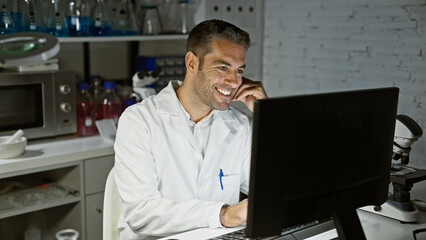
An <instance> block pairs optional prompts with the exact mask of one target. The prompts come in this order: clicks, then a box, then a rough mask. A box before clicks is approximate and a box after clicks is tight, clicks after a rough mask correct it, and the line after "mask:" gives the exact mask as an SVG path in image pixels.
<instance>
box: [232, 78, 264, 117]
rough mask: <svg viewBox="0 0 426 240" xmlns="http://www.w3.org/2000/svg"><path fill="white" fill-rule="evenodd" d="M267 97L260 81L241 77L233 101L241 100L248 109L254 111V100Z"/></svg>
mask: <svg viewBox="0 0 426 240" xmlns="http://www.w3.org/2000/svg"><path fill="white" fill-rule="evenodd" d="M264 98H268V96H267V95H266V92H265V89H264V88H263V84H262V82H259V81H252V80H250V79H247V78H245V77H243V83H242V84H241V85H240V87H239V88H238V89H237V91H236V92H235V95H234V98H233V99H232V100H233V101H242V102H243V103H244V104H246V106H247V107H248V109H250V111H252V112H253V111H254V100H256V99H264Z"/></svg>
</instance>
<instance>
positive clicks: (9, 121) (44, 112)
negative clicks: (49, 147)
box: [0, 71, 77, 139]
mask: <svg viewBox="0 0 426 240" xmlns="http://www.w3.org/2000/svg"><path fill="white" fill-rule="evenodd" d="M76 83H77V82H76V75H75V74H74V73H73V72H71V71H54V72H31V73H29V72H27V73H14V72H13V73H12V72H9V73H0V135H12V134H13V133H15V132H16V131H17V130H18V129H22V130H23V131H24V135H25V136H26V137H27V138H28V139H34V138H42V137H51V136H58V135H63V134H69V133H74V132H76V129H77V126H76V110H75V105H76V104H75V103H76Z"/></svg>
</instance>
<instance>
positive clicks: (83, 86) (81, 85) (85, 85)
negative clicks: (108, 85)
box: [77, 82, 89, 90]
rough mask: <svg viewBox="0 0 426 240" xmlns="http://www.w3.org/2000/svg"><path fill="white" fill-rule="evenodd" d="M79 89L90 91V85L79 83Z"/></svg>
mask: <svg viewBox="0 0 426 240" xmlns="http://www.w3.org/2000/svg"><path fill="white" fill-rule="evenodd" d="M77 89H80V90H82V89H89V83H88V82H79V83H77Z"/></svg>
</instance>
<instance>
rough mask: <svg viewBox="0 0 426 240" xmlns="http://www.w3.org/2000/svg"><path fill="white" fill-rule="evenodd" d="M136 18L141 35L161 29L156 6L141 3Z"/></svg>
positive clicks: (154, 32) (155, 32) (150, 33)
mask: <svg viewBox="0 0 426 240" xmlns="http://www.w3.org/2000/svg"><path fill="white" fill-rule="evenodd" d="M138 19H139V28H140V30H139V31H140V32H141V34H142V35H156V34H158V32H159V31H160V29H161V27H160V25H161V24H160V18H159V12H158V8H157V6H151V5H141V6H140V8H138Z"/></svg>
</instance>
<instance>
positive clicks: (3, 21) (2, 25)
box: [0, 0, 16, 35]
mask: <svg viewBox="0 0 426 240" xmlns="http://www.w3.org/2000/svg"><path fill="white" fill-rule="evenodd" d="M0 8H1V9H0V35H3V34H8V33H14V32H16V27H15V23H14V21H13V18H12V15H11V14H10V11H9V9H8V7H7V3H6V0H0Z"/></svg>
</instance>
